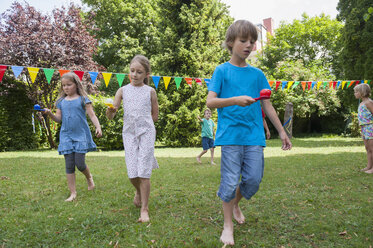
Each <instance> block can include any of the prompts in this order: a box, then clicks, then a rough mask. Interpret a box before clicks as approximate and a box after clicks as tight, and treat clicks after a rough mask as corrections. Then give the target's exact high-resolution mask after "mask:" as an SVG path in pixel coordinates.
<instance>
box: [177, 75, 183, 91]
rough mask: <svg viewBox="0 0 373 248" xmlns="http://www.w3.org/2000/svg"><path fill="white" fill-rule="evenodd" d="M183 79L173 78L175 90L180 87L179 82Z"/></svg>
mask: <svg viewBox="0 0 373 248" xmlns="http://www.w3.org/2000/svg"><path fill="white" fill-rule="evenodd" d="M182 79H183V78H181V77H175V84H176V89H179V87H180V83H181V80H182Z"/></svg>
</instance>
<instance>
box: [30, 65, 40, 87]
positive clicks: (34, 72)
mask: <svg viewBox="0 0 373 248" xmlns="http://www.w3.org/2000/svg"><path fill="white" fill-rule="evenodd" d="M27 70H28V72H29V73H30V77H31V81H32V82H33V83H34V82H35V78H36V76H37V75H38V72H39V68H35V67H27Z"/></svg>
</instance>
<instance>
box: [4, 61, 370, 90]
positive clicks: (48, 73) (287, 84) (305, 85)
mask: <svg viewBox="0 0 373 248" xmlns="http://www.w3.org/2000/svg"><path fill="white" fill-rule="evenodd" d="M8 68H11V70H12V72H13V75H14V77H15V78H18V77H19V76H20V75H21V74H22V72H23V69H24V68H25V67H24V66H17V65H0V82H1V81H2V79H3V76H4V74H5V72H6V70H7V69H8ZM26 68H27V71H28V73H29V75H30V78H31V81H32V82H33V83H34V82H35V80H36V77H37V75H38V73H39V70H40V69H42V70H43V72H44V75H45V78H46V79H47V82H48V84H50V82H51V80H52V78H53V75H54V72H55V71H58V72H59V74H60V76H61V77H62V76H63V75H64V74H65V73H67V72H71V70H65V69H50V68H38V67H26ZM72 72H74V73H75V74H76V75H77V76H78V77H79V78H80V80H83V77H84V74H86V73H88V74H89V77H90V79H91V81H92V84H94V83H95V82H96V80H97V77H98V76H99V74H102V77H103V79H104V82H105V85H106V87H108V85H109V83H110V80H111V78H112V75H113V74H115V75H116V80H117V82H118V85H119V87H122V84H123V81H124V79H125V77H126V75H128V74H125V73H112V72H91V71H88V72H85V71H80V70H73V71H72ZM151 78H152V81H153V83H154V85H155V87H156V88H157V89H158V86H159V83H160V82H161V79H163V83H164V86H165V89H166V90H167V89H168V86H169V84H170V82H171V79H172V78H174V82H175V85H176V89H179V87H180V85H181V82H182V81H183V79H184V80H185V82H186V83H187V84H188V86H189V87H192V85H193V81H194V82H195V83H196V84H197V85H199V86H202V85H203V82H205V84H206V86H207V87H208V86H209V84H210V82H211V78H192V77H171V76H155V75H152V76H151ZM129 79H130V78H129ZM130 81H131V79H130ZM268 83H269V85H270V87H271V88H273V87H275V90H279V89H280V90H285V89H287V90H294V89H296V88H297V87H298V85H299V84H300V85H301V87H302V89H303V91H305V90H316V89H317V90H319V89H320V87H321V88H322V89H333V90H336V89H347V88H350V87H352V86H353V85H358V84H360V83H364V84H370V83H371V80H348V81H347V80H338V81H275V80H269V81H268ZM280 86H281V87H280Z"/></svg>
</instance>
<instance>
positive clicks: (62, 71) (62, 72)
mask: <svg viewBox="0 0 373 248" xmlns="http://www.w3.org/2000/svg"><path fill="white" fill-rule="evenodd" d="M58 71H59V72H60V76H61V77H62V76H63V74H65V73H68V72H70V70H58Z"/></svg>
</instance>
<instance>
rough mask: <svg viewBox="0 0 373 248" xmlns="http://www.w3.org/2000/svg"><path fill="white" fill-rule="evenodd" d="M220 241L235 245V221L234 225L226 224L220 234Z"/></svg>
mask: <svg viewBox="0 0 373 248" xmlns="http://www.w3.org/2000/svg"><path fill="white" fill-rule="evenodd" d="M220 241H221V242H223V244H224V246H226V245H234V239H233V223H232V226H226V225H224V229H223V232H222V233H221V236H220Z"/></svg>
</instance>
